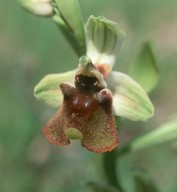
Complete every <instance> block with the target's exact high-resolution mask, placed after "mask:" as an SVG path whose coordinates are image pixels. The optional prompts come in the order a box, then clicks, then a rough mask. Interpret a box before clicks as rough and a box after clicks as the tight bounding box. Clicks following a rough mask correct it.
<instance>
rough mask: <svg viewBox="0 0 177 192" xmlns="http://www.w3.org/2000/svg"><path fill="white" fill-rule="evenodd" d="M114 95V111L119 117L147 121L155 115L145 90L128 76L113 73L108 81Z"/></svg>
mask: <svg viewBox="0 0 177 192" xmlns="http://www.w3.org/2000/svg"><path fill="white" fill-rule="evenodd" d="M106 82H107V85H108V88H109V89H110V90H111V91H112V93H113V110H114V114H115V115H117V116H122V117H126V118H128V119H130V120H133V121H138V120H141V121H146V120H147V119H148V118H150V117H152V116H153V114H154V107H153V105H152V103H151V101H150V99H149V97H148V95H147V94H146V92H145V91H144V90H143V88H142V87H141V86H140V85H139V84H138V83H136V82H135V81H134V80H133V79H132V78H130V77H129V76H128V75H125V74H123V73H120V72H111V73H110V75H109V77H108V78H107V79H106Z"/></svg>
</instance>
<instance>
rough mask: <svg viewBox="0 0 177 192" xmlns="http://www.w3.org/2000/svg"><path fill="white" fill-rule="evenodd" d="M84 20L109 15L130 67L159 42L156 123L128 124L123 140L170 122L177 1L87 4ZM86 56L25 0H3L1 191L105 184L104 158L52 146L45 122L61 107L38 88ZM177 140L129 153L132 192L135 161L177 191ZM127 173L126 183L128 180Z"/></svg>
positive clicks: (175, 85) (176, 68)
mask: <svg viewBox="0 0 177 192" xmlns="http://www.w3.org/2000/svg"><path fill="white" fill-rule="evenodd" d="M80 4H81V10H82V13H83V16H84V19H85V21H86V19H87V18H88V16H89V15H91V14H93V15H95V16H98V15H104V16H105V17H107V18H109V19H111V20H114V21H116V22H117V23H118V24H119V25H121V26H122V27H123V28H124V29H125V30H126V32H127V40H126V42H125V44H124V47H123V49H122V50H121V54H120V55H119V57H118V60H117V65H116V66H115V68H117V69H118V70H120V71H123V72H126V71H127V70H128V69H129V67H130V66H131V64H132V63H133V61H134V60H135V59H136V55H137V54H138V52H139V49H140V46H141V44H142V43H143V42H144V41H145V40H147V39H150V40H151V41H153V42H154V44H155V45H156V52H157V55H158V64H159V68H160V75H161V77H160V81H159V85H158V86H157V88H156V89H155V90H154V91H153V92H152V93H151V96H150V97H151V99H152V102H153V103H154V105H155V109H156V113H155V116H154V117H153V118H152V119H151V120H150V121H149V122H148V123H146V122H145V123H135V122H129V121H126V122H124V124H123V127H122V129H121V130H120V131H119V138H120V145H122V144H123V143H126V142H127V141H129V140H130V139H131V138H134V137H135V136H137V135H140V134H143V133H146V132H148V131H150V130H152V128H154V127H156V126H158V125H160V124H162V123H164V122H165V121H167V120H168V119H169V118H170V117H171V116H172V115H173V114H175V113H176V112H177V111H176V109H177V76H176V74H177V54H176V53H177V38H176V34H177V1H176V0H149V1H145V0H132V1H130V0H109V1H106V0H97V1H94V0H90V1H81V0H80ZM77 62H78V58H77V56H76V55H75V53H74V52H73V51H72V49H71V48H70V47H69V45H68V44H67V43H66V41H65V39H64V38H63V36H62V34H61V33H60V32H59V31H58V29H57V27H56V26H55V25H54V23H52V22H51V21H50V20H48V19H43V18H40V17H35V16H33V15H31V14H29V13H27V12H25V11H24V10H23V9H22V8H21V7H20V6H19V5H18V3H17V1H5V0H1V1H0V88H1V91H0V191H2V192H11V191H13V192H20V191H25V192H28V191H29V192H31V191H33V192H39V191H42V192H57V191H64V192H73V191H78V192H80V191H82V192H84V191H88V189H85V187H84V183H85V182H87V181H93V180H95V181H98V182H99V181H100V177H99V176H100V175H101V174H102V173H101V172H100V171H99V168H100V155H95V154H92V153H90V152H88V151H86V150H85V149H82V148H81V147H80V144H79V142H73V143H72V145H70V146H67V147H63V148H61V147H57V146H54V145H51V144H49V143H48V142H47V141H46V140H45V138H44V136H43V133H42V127H43V125H44V124H45V123H46V121H47V120H48V119H49V117H50V116H51V115H52V114H53V113H54V110H53V109H50V108H49V107H48V106H44V104H43V103H40V102H39V101H37V100H35V98H34V97H33V88H34V86H35V85H36V84H37V82H38V81H39V80H40V79H41V78H42V77H43V76H44V75H46V74H48V73H55V72H62V71H67V70H71V69H74V68H75V67H76V65H77ZM176 162H177V142H173V143H171V144H163V145H159V146H156V147H153V148H149V149H147V150H144V151H140V152H136V153H133V154H128V155H126V156H124V157H122V158H121V159H120V161H119V165H120V167H121V170H120V179H122V180H123V181H124V188H125V189H126V190H127V191H132V188H133V183H132V182H131V177H133V173H132V175H131V174H129V171H128V170H129V169H130V168H131V167H132V166H133V167H134V166H135V167H141V168H144V169H146V170H148V172H149V174H150V175H151V176H152V177H153V179H154V183H156V184H157V186H158V188H159V189H160V190H161V191H162V192H176V191H177V184H176V180H177V163H176ZM123 178H126V182H125V179H123Z"/></svg>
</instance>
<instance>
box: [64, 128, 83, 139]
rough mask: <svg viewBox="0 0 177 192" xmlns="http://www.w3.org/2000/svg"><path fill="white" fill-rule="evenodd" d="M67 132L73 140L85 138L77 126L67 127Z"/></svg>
mask: <svg viewBox="0 0 177 192" xmlns="http://www.w3.org/2000/svg"><path fill="white" fill-rule="evenodd" d="M65 134H66V136H67V137H68V138H69V139H72V140H77V139H80V140H82V138H83V135H82V133H81V132H80V131H79V130H78V129H76V128H67V129H66V130H65Z"/></svg>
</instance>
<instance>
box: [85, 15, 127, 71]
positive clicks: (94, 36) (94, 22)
mask: <svg viewBox="0 0 177 192" xmlns="http://www.w3.org/2000/svg"><path fill="white" fill-rule="evenodd" d="M86 37H87V55H88V56H89V57H90V58H91V60H92V62H93V63H94V64H95V65H96V66H97V65H98V66H99V65H105V72H107V73H109V72H110V71H111V70H112V65H113V64H114V62H115V59H116V56H117V52H118V50H119V49H120V47H121V46H122V43H123V41H124V39H125V32H124V31H123V30H122V29H121V28H120V27H119V26H118V25H117V24H116V23H114V22H112V21H110V20H107V19H106V18H104V17H94V16H90V17H89V19H88V21H87V25H86ZM107 65H111V67H108V66H107Z"/></svg>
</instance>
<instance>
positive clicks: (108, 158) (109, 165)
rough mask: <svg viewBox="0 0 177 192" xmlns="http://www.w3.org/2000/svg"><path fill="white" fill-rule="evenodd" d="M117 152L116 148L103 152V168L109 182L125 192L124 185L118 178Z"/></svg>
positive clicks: (121, 191)
mask: <svg viewBox="0 0 177 192" xmlns="http://www.w3.org/2000/svg"><path fill="white" fill-rule="evenodd" d="M116 165H117V154H116V150H113V151H112V152H108V153H104V154H103V169H104V172H105V177H106V180H107V182H108V184H110V185H112V186H114V187H116V188H117V189H118V190H119V191H120V192H123V189H122V186H121V185H120V182H119V180H118V178H117V166H116Z"/></svg>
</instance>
